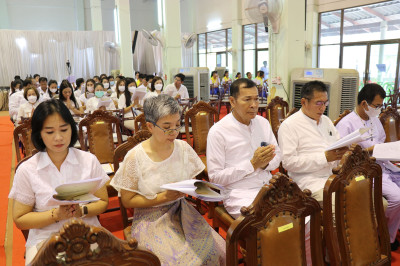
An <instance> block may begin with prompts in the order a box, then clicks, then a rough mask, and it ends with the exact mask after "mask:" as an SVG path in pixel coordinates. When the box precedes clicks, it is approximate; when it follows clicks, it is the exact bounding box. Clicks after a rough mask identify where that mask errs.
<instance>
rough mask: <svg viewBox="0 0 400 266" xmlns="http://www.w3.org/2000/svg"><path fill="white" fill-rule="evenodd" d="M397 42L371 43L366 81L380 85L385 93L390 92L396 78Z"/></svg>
mask: <svg viewBox="0 0 400 266" xmlns="http://www.w3.org/2000/svg"><path fill="white" fill-rule="evenodd" d="M397 50H398V44H397V43H393V44H375V45H371V55H370V59H369V60H370V64H369V80H368V82H373V83H378V84H379V85H381V86H382V87H383V88H384V89H385V91H386V94H392V93H393V89H394V81H395V78H396V65H397Z"/></svg>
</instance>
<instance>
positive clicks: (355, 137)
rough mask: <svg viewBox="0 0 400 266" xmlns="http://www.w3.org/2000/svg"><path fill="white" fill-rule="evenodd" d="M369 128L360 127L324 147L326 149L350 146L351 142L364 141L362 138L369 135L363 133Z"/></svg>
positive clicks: (364, 138)
mask: <svg viewBox="0 0 400 266" xmlns="http://www.w3.org/2000/svg"><path fill="white" fill-rule="evenodd" d="M369 129H370V128H360V129H357V130H355V131H353V132H352V133H350V134H349V135H347V136H344V137H343V138H341V139H339V140H338V141H336V142H335V143H333V144H331V145H330V146H329V147H328V148H326V151H330V150H334V149H338V148H342V147H346V146H350V145H351V144H353V143H358V142H360V141H364V140H366V139H368V138H370V137H371V136H369V135H368V134H365V133H366V132H368V130H369Z"/></svg>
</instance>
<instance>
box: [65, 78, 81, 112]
mask: <svg viewBox="0 0 400 266" xmlns="http://www.w3.org/2000/svg"><path fill="white" fill-rule="evenodd" d="M72 91H73V90H72V85H71V83H69V81H68V80H66V79H64V80H63V81H62V82H61V85H60V101H62V102H63V103H64V104H65V106H67V108H68V110H69V111H70V113H71V114H72V115H74V114H75V115H81V114H83V108H82V106H81V104H80V102H79V101H77V100H76V99H75V95H74V93H72Z"/></svg>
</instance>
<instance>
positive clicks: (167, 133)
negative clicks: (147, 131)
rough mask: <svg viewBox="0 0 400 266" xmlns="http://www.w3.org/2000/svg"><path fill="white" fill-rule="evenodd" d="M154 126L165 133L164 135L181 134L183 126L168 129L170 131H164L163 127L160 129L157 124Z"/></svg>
mask: <svg viewBox="0 0 400 266" xmlns="http://www.w3.org/2000/svg"><path fill="white" fill-rule="evenodd" d="M152 124H153V125H154V126H156V127H158V128H159V129H161V130H162V131H163V132H164V135H172V134H174V133H179V131H180V130H181V128H182V126H179V127H177V128H168V129H164V128H162V127H159V126H158V125H157V124H156V123H152Z"/></svg>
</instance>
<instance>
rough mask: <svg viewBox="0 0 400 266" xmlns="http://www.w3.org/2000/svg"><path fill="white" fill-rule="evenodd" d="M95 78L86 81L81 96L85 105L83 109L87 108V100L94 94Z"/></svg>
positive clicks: (82, 103)
mask: <svg viewBox="0 0 400 266" xmlns="http://www.w3.org/2000/svg"><path fill="white" fill-rule="evenodd" d="M94 83H95V82H94V80H93V79H88V80H87V81H86V85H85V89H84V92H83V93H82V94H81V96H79V101H80V102H81V105H82V106H83V109H86V102H87V101H88V100H89V99H90V98H92V97H93V96H94Z"/></svg>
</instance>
